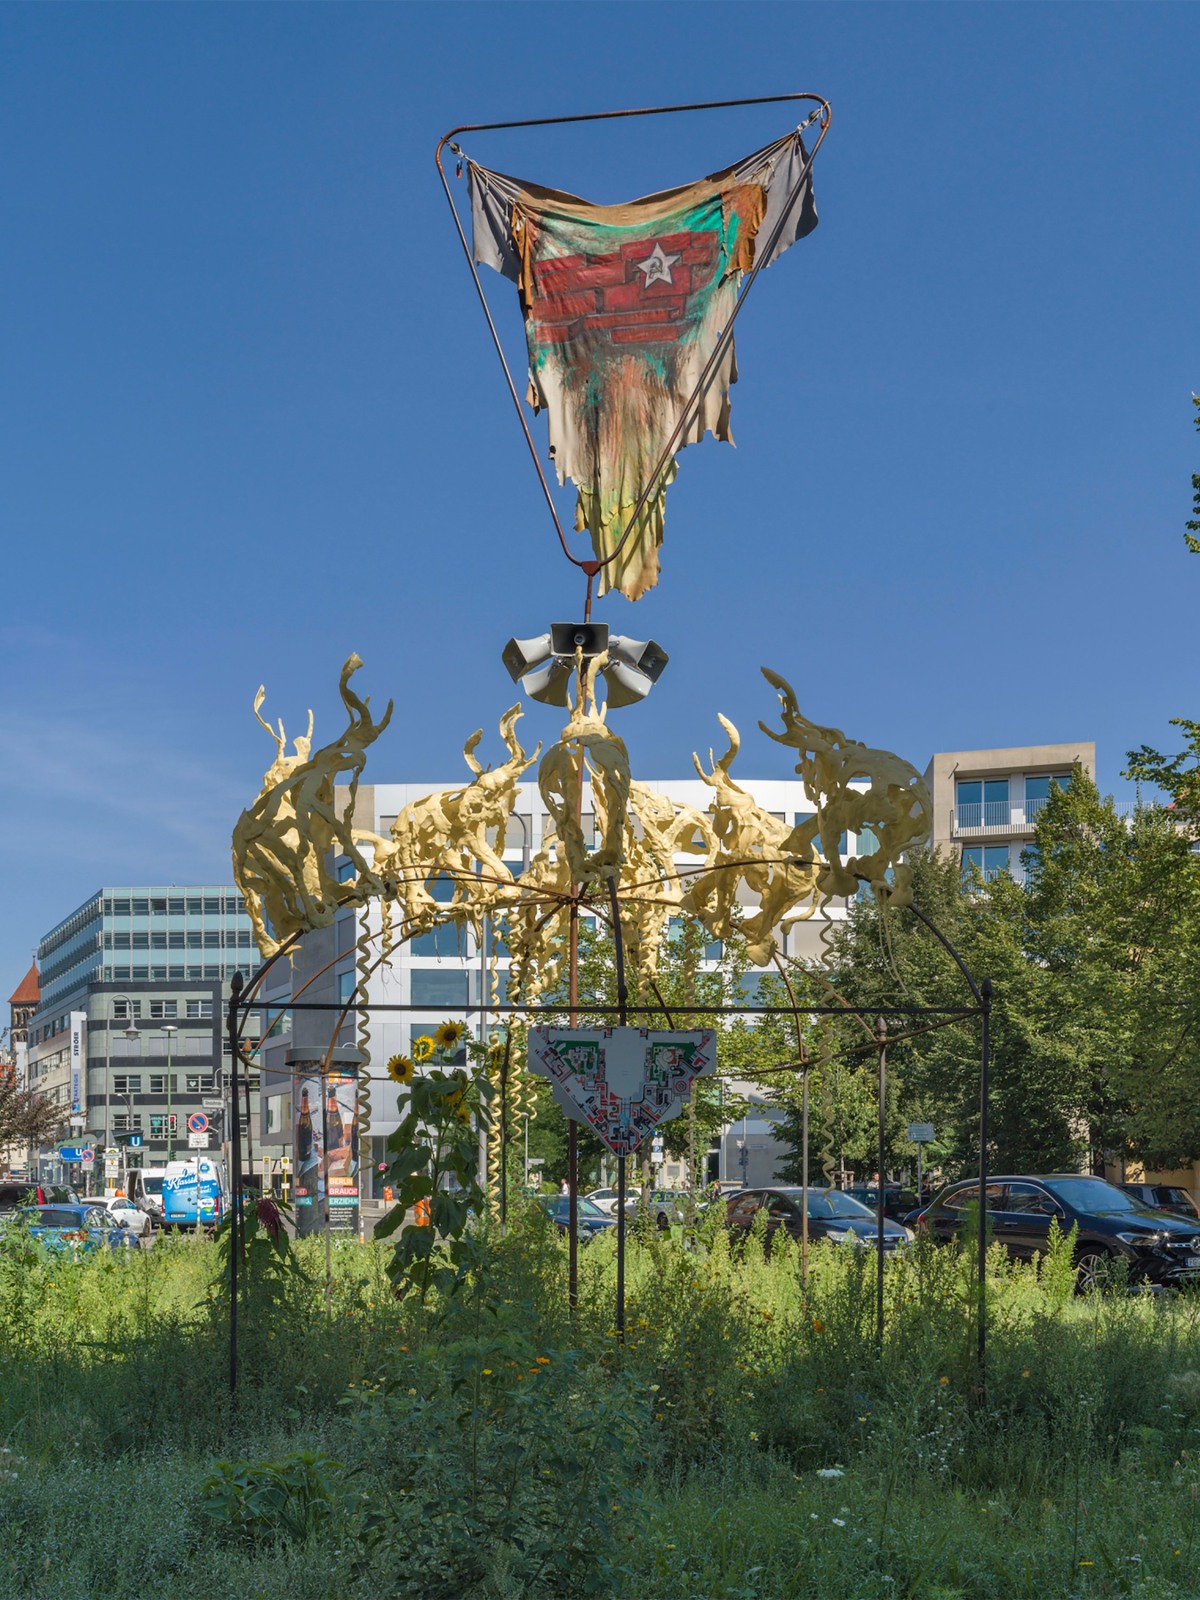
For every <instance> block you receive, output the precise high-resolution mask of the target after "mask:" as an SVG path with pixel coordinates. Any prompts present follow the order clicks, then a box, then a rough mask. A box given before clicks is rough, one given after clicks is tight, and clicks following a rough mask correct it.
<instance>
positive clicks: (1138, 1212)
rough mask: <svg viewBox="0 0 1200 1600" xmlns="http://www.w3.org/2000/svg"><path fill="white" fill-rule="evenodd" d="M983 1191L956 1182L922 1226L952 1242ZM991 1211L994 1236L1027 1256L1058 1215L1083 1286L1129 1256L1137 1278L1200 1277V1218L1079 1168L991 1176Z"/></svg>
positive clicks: (1037, 1249)
mask: <svg viewBox="0 0 1200 1600" xmlns="http://www.w3.org/2000/svg"><path fill="white" fill-rule="evenodd" d="M978 1196H979V1185H978V1183H976V1182H974V1181H973V1180H969V1181H967V1182H965V1183H954V1184H951V1185H950V1187H949V1188H948V1189H943V1190H942V1192H941V1194H939V1195H938V1197H937V1199H936V1200H935V1201H934V1202H933V1204H932V1205H931V1206H929V1207H928V1208H927V1209H926V1211H925V1213H924V1215H923V1216H922V1218H921V1221H920V1224H919V1227H920V1231H921V1232H922V1233H927V1234H929V1235H931V1236H932V1237H933V1238H934V1239H937V1240H941V1241H943V1242H946V1241H949V1240H950V1239H953V1238H954V1237H955V1236H956V1235H957V1234H958V1233H960V1232H961V1231H962V1227H963V1224H964V1222H965V1221H966V1217H967V1212H968V1208H969V1207H971V1206H972V1205H974V1204H975V1202H976V1200H977V1199H978ZM987 1209H988V1222H989V1225H990V1227H991V1229H992V1232H993V1236H994V1237H995V1238H996V1239H997V1240H998V1241H999V1242H1000V1243H1001V1244H1003V1245H1004V1247H1005V1249H1006V1250H1007V1251H1008V1253H1009V1255H1010V1256H1015V1257H1017V1258H1018V1259H1022V1260H1031V1259H1032V1258H1033V1257H1034V1256H1035V1255H1045V1253H1046V1249H1047V1240H1048V1238H1049V1235H1050V1224H1051V1222H1052V1221H1053V1220H1054V1219H1055V1218H1057V1219H1058V1226H1059V1228H1060V1229H1061V1230H1062V1232H1063V1233H1070V1231H1071V1229H1072V1228H1078V1230H1079V1232H1078V1235H1077V1242H1076V1247H1075V1265H1076V1268H1077V1277H1078V1283H1079V1287H1080V1288H1081V1289H1086V1288H1088V1287H1090V1286H1091V1285H1093V1284H1096V1283H1099V1282H1101V1281H1102V1280H1103V1278H1104V1275H1105V1269H1106V1268H1107V1266H1108V1265H1109V1263H1111V1262H1112V1261H1114V1260H1120V1259H1123V1260H1125V1261H1128V1263H1129V1275H1130V1277H1131V1278H1132V1279H1133V1280H1134V1281H1135V1282H1144V1283H1152V1284H1160V1285H1168V1284H1170V1285H1177V1284H1179V1283H1183V1282H1187V1281H1188V1280H1189V1279H1192V1280H1196V1281H1200V1222H1185V1221H1184V1219H1183V1218H1182V1217H1176V1216H1173V1215H1172V1214H1171V1213H1170V1212H1168V1211H1151V1210H1150V1209H1149V1207H1147V1206H1144V1205H1141V1204H1139V1203H1138V1201H1136V1200H1135V1199H1134V1198H1133V1197H1132V1196H1131V1195H1128V1194H1126V1193H1125V1192H1124V1190H1122V1189H1118V1188H1117V1187H1116V1186H1115V1185H1114V1184H1111V1183H1106V1182H1105V1181H1104V1179H1103V1178H1091V1177H1088V1176H1086V1175H1084V1174H1081V1173H1078V1172H1063V1173H1053V1174H1051V1175H1050V1176H1049V1177H1045V1178H1042V1177H1024V1176H1020V1177H1002V1178H993V1179H992V1181H991V1182H990V1183H989V1184H988V1186H987Z"/></svg>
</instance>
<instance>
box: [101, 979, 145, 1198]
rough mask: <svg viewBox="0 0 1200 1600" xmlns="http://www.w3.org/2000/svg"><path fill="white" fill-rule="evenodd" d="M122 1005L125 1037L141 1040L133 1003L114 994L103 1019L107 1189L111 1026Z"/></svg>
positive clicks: (131, 1122) (134, 1042)
mask: <svg viewBox="0 0 1200 1600" xmlns="http://www.w3.org/2000/svg"><path fill="white" fill-rule="evenodd" d="M118 1005H123V1006H124V1007H125V1008H126V1009H125V1020H126V1022H127V1023H128V1026H127V1027H126V1029H125V1037H126V1038H127V1039H128V1040H129V1041H130V1043H133V1044H136V1042H137V1041H138V1040H139V1039H140V1038H141V1034H140V1033H139V1032H138V1030H137V1026H136V1024H135V1022H134V1016H133V1001H132V1000H131V999H130V998H129V996H128V995H127V994H114V995H113V996H112V1009H111V1011H110V1012H109V1015H108V1016H107V1018H106V1019H105V1023H106V1026H105V1029H104V1166H105V1172H104V1187H105V1188H106V1189H107V1188H108V1152H109V1150H110V1149H111V1148H112V1024H113V1023H114V1022H115V1021H116V1020H117V1007H118ZM125 1098H126V1100H127V1101H128V1104H129V1126H130V1127H131V1128H132V1127H133V1098H132V1096H130V1095H127V1096H126V1097H125Z"/></svg>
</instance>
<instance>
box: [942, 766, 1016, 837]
mask: <svg viewBox="0 0 1200 1600" xmlns="http://www.w3.org/2000/svg"><path fill="white" fill-rule="evenodd" d="M954 809H955V812H956V817H957V821H958V826H959V827H960V828H1007V827H1008V824H1009V811H1008V779H1007V778H960V779H959V780H958V782H957V783H956V784H955V786H954Z"/></svg>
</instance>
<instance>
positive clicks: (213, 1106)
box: [200, 1100, 225, 1111]
mask: <svg viewBox="0 0 1200 1600" xmlns="http://www.w3.org/2000/svg"><path fill="white" fill-rule="evenodd" d="M200 1104H201V1105H202V1106H203V1107H204V1109H205V1111H224V1109H225V1102H224V1100H201V1102H200Z"/></svg>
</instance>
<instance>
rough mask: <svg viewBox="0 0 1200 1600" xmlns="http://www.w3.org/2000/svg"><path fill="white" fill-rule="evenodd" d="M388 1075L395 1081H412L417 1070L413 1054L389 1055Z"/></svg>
mask: <svg viewBox="0 0 1200 1600" xmlns="http://www.w3.org/2000/svg"><path fill="white" fill-rule="evenodd" d="M387 1070H388V1077H389V1078H390V1079H391V1080H392V1082H393V1083H411V1082H412V1077H413V1071H414V1070H415V1069H414V1067H413V1063H412V1057H411V1056H389V1058H388V1064H387Z"/></svg>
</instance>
